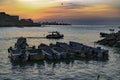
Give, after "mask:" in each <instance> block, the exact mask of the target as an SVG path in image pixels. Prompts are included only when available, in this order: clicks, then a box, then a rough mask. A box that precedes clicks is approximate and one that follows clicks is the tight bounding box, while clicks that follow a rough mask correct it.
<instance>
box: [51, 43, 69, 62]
mask: <svg viewBox="0 0 120 80" xmlns="http://www.w3.org/2000/svg"><path fill="white" fill-rule="evenodd" d="M50 47H51V49H52V50H53V52H54V54H55V58H56V59H58V60H59V59H66V58H70V55H71V53H70V52H68V51H66V50H64V49H63V48H61V47H59V46H57V45H56V44H50Z"/></svg>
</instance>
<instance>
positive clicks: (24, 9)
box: [0, 0, 120, 20]
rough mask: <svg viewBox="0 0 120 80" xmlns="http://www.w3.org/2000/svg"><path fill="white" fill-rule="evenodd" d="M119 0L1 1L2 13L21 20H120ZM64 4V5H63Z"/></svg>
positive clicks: (0, 9)
mask: <svg viewBox="0 0 120 80" xmlns="http://www.w3.org/2000/svg"><path fill="white" fill-rule="evenodd" d="M118 2H120V1H119V0H106V1H105V0H0V11H1V12H3V11H5V12H6V13H9V14H12V15H13V14H14V15H19V16H20V18H32V19H33V20H44V19H52V18H54V19H66V18H67V19H69V18H73V19H74V18H76V19H77V18H82V19H83V18H84V19H85V18H102V17H103V18H120V15H119V14H120V11H119V10H120V8H119V4H118ZM62 4H63V5H62Z"/></svg>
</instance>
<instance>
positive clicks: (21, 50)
mask: <svg viewBox="0 0 120 80" xmlns="http://www.w3.org/2000/svg"><path fill="white" fill-rule="evenodd" d="M8 53H9V58H10V59H11V60H12V61H30V60H43V59H44V57H45V55H44V54H42V53H41V50H40V49H36V48H35V46H33V47H29V45H28V44H27V40H26V38H24V37H20V38H18V40H17V42H16V43H15V46H14V47H13V48H12V47H10V48H9V49H8Z"/></svg>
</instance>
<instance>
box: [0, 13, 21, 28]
mask: <svg viewBox="0 0 120 80" xmlns="http://www.w3.org/2000/svg"><path fill="white" fill-rule="evenodd" d="M18 22H19V16H11V15H8V14H6V13H5V12H0V26H9V25H11V26H15V25H17V24H18Z"/></svg>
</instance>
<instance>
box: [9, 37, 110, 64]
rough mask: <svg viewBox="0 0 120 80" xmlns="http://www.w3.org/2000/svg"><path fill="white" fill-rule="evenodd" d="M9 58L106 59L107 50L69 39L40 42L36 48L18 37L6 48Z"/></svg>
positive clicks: (15, 59)
mask: <svg viewBox="0 0 120 80" xmlns="http://www.w3.org/2000/svg"><path fill="white" fill-rule="evenodd" d="M8 52H9V58H10V59H11V60H12V61H24V62H26V61H31V60H63V59H68V58H69V59H71V58H72V59H76V58H79V59H81V58H83V59H108V57H109V56H108V50H104V49H102V48H101V47H90V46H87V45H84V44H82V43H78V42H74V41H69V43H65V42H56V44H50V45H46V44H44V43H41V44H40V45H39V46H38V48H36V47H35V46H32V47H30V46H29V45H28V44H27V40H26V38H23V37H20V38H18V40H17V42H16V43H15V46H14V47H10V48H9V49H8Z"/></svg>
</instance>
